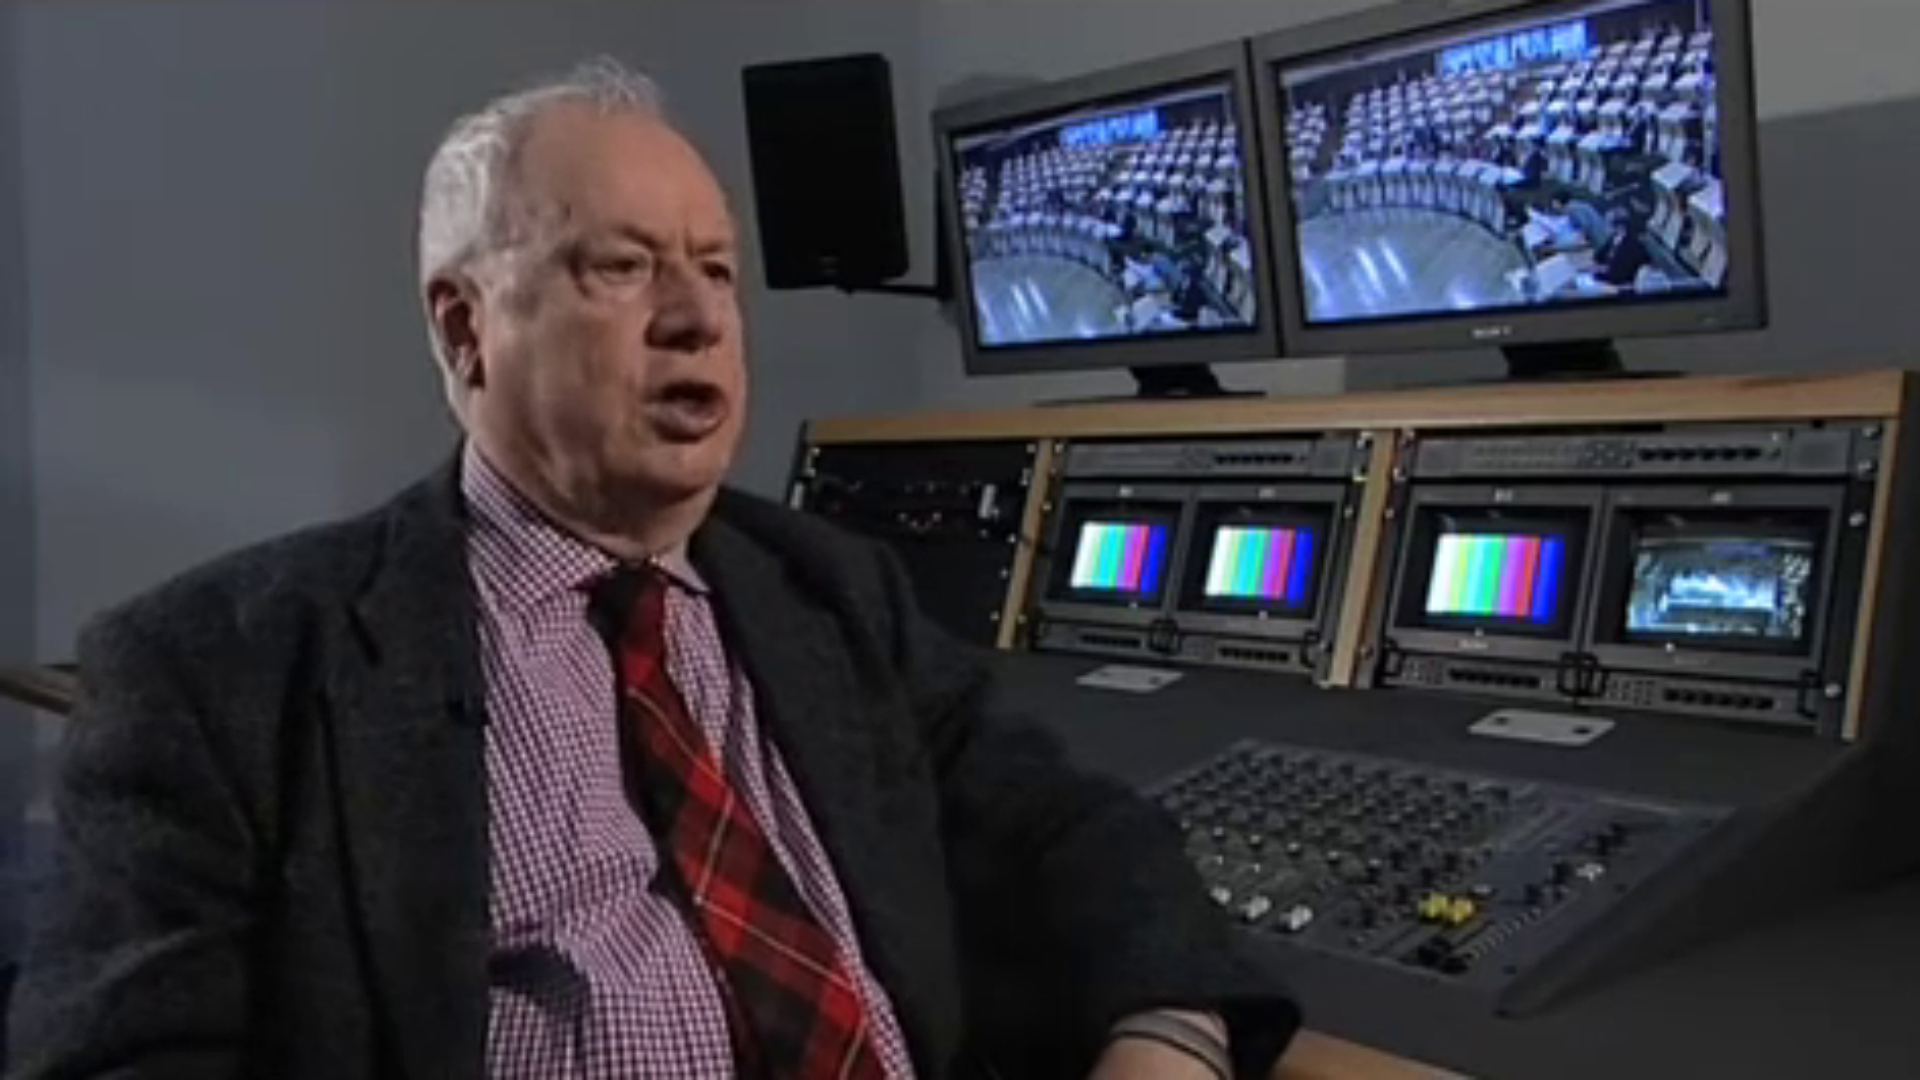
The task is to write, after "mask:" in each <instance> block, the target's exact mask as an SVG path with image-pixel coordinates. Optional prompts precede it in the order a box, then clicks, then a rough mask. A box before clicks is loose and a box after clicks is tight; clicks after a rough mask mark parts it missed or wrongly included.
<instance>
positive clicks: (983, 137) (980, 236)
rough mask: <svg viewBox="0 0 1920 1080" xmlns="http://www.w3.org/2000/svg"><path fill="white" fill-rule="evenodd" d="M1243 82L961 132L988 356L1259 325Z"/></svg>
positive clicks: (962, 182) (976, 309) (956, 163)
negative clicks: (1240, 116)
mask: <svg viewBox="0 0 1920 1080" xmlns="http://www.w3.org/2000/svg"><path fill="white" fill-rule="evenodd" d="M1234 105H1235V103H1234V87H1233V83H1232V81H1231V79H1230V78H1228V77H1225V76H1222V77H1220V78H1218V79H1214V80H1208V81H1203V82H1200V83H1195V84H1186V85H1183V86H1180V87H1178V88H1164V87H1163V88H1160V89H1159V90H1156V91H1153V92H1144V93H1140V94H1136V95H1133V96H1130V97H1126V98H1123V99H1118V100H1107V101H1103V102H1100V103H1098V104H1088V105H1085V106H1083V107H1080V108H1076V109H1073V110H1070V111H1067V112H1063V113H1055V114H1053V115H1048V116H1044V117H1029V118H1026V119H1024V120H1023V121H1021V122H1019V123H1017V124H1005V125H998V126H995V127H993V128H991V129H974V130H969V131H963V132H959V133H956V134H955V135H954V136H953V137H952V142H951V148H952V157H953V161H952V167H953V169H954V175H955V176H956V177H957V181H958V182H957V194H958V199H959V208H958V214H959V217H960V221H961V226H962V228H961V237H962V242H963V243H964V244H965V245H966V266H967V273H968V278H969V285H970V288H971V292H972V295H973V312H972V314H973V317H974V320H975V337H976V338H977V340H978V342H979V346H980V348H982V349H989V350H990V349H994V348H1013V347H1031V346H1036V345H1047V344H1059V343H1069V342H1086V341H1089V340H1100V339H1115V338H1141V337H1149V336H1156V337H1159V336H1167V335H1211V334H1220V333H1231V332H1246V331H1250V330H1252V329H1253V328H1254V327H1255V326H1256V325H1257V324H1258V321H1259V310H1258V307H1259V302H1260V299H1259V298H1260V284H1259V283H1258V282H1256V281H1255V280H1254V277H1255V265H1256V264H1255V260H1254V253H1253V248H1252V245H1251V241H1250V239H1249V236H1248V224H1247V215H1248V209H1247V194H1246V192H1247V169H1246V166H1245V158H1244V156H1243V144H1242V141H1241V133H1240V132H1239V130H1238V124H1237V122H1236V120H1235V116H1236V110H1235V107H1234Z"/></svg>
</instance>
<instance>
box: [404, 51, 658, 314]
mask: <svg viewBox="0 0 1920 1080" xmlns="http://www.w3.org/2000/svg"><path fill="white" fill-rule="evenodd" d="M568 102H576V103H582V104H587V105H592V106H594V107H596V108H598V109H600V110H601V111H603V112H607V113H620V112H636V113H641V114H645V115H649V116H661V115H662V114H663V107H662V103H661V95H660V89H659V87H658V86H657V85H655V83H654V81H653V80H652V79H650V78H648V77H647V76H645V75H643V74H640V73H639V72H637V71H633V70H631V69H629V68H628V67H626V66H625V65H623V64H621V63H620V62H619V61H618V60H614V59H612V58H611V57H598V58H596V59H593V60H589V61H587V62H585V63H583V64H581V65H579V66H578V67H576V68H574V69H573V70H572V71H570V72H568V73H567V74H565V75H562V76H559V77H557V78H550V79H544V80H541V81H539V82H535V83H533V84H531V85H529V86H527V87H525V88H524V89H521V90H516V91H514V92H513V93H510V94H506V95H504V96H502V97H498V98H495V99H494V100H493V101H490V102H488V103H487V104H486V105H485V106H483V107H482V108H481V109H480V110H479V111H478V112H475V113H472V114H470V115H468V116H463V117H461V118H460V119H459V120H457V121H455V122H454V124H453V126H452V127H451V128H450V129H448V131H447V134H446V137H445V138H443V139H441V140H440V145H439V147H438V148H437V149H435V150H434V152H433V159H432V160H431V161H430V162H428V164H427V175H426V183H425V185H424V189H423V191H422V192H421V197H420V240H419V256H420V284H421V285H422V286H425V285H426V284H427V282H429V281H431V280H432V279H433V278H434V277H435V276H436V275H439V274H443V273H446V272H448V271H451V270H458V269H461V268H463V267H465V266H467V265H469V264H470V263H471V262H472V261H473V260H475V259H476V258H479V257H482V256H485V255H488V254H491V253H493V252H496V251H498V250H500V249H501V248H502V247H503V246H504V245H505V244H507V243H508V242H509V241H510V239H511V232H510V230H511V227H512V225H513V222H512V220H511V215H510V214H509V213H508V207H509V202H508V200H507V199H506V198H504V197H503V196H504V195H505V194H507V189H508V188H509V186H510V185H511V184H512V182H513V164H514V159H515V157H516V155H517V154H518V152H519V150H520V147H521V145H522V144H523V143H524V142H525V141H526V138H527V135H528V133H529V131H530V130H531V129H532V126H533V124H532V122H533V121H534V120H535V119H536V118H538V117H539V115H540V114H541V113H542V112H544V111H545V110H547V109H548V108H551V107H552V106H554V105H559V104H563V103H568Z"/></svg>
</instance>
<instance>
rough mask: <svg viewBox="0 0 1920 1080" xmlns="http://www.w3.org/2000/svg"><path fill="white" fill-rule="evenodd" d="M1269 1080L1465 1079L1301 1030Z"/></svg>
mask: <svg viewBox="0 0 1920 1080" xmlns="http://www.w3.org/2000/svg"><path fill="white" fill-rule="evenodd" d="M1269 1080H1466V1078H1465V1077H1463V1076H1461V1074H1459V1073H1455V1072H1448V1071H1447V1070H1445V1069H1439V1068H1435V1067H1434V1066H1431V1065H1423V1064H1421V1063H1420V1062H1417V1061H1409V1060H1407V1059H1406V1058H1400V1057H1395V1056H1393V1055H1392V1054H1387V1053H1382V1052H1381V1051H1379V1050H1374V1049H1370V1048H1368V1047H1365V1046H1361V1045H1359V1044H1358V1043H1350V1042H1347V1041H1346V1040H1345V1039H1336V1038H1334V1037H1333V1036H1331V1035H1322V1034H1320V1033H1319V1032H1317V1031H1302V1032H1301V1033H1300V1034H1298V1035H1296V1036H1295V1037H1294V1040H1293V1045H1292V1046H1291V1047H1289V1048H1288V1049H1287V1056H1286V1057H1285V1059H1283V1060H1282V1061H1281V1062H1280V1064H1279V1065H1277V1066H1275V1068H1274V1070H1273V1073H1272V1075H1271V1077H1270V1078H1269Z"/></svg>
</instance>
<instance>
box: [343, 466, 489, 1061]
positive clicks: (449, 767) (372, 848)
mask: <svg viewBox="0 0 1920 1080" xmlns="http://www.w3.org/2000/svg"><path fill="white" fill-rule="evenodd" d="M458 462H459V459H458V457H457V456H456V457H455V459H454V460H453V461H452V462H451V463H450V464H449V465H448V466H447V467H445V468H443V469H442V470H441V471H440V472H439V473H438V474H437V475H436V476H434V477H433V478H432V479H430V480H429V481H427V482H425V483H423V484H421V485H419V486H417V487H416V488H414V489H413V490H411V491H409V492H407V493H406V494H404V495H403V496H401V497H400V499H399V500H397V501H396V502H395V503H394V505H393V506H392V507H391V508H390V509H389V512H388V527H387V531H386V538H385V543H384V545H383V548H382V551H381V555H380V558H379V560H378V561H377V563H376V564H375V565H374V567H373V568H372V571H371V573H370V575H369V577H368V580H367V582H366V585H365V588H364V589H363V590H362V591H361V593H360V594H359V596H358V599H357V601H356V602H355V604H354V606H353V610H352V612H351V615H350V617H351V619H352V624H353V630H354V641H353V642H352V647H350V648H347V649H343V650H338V651H337V652H336V653H335V655H336V660H335V662H334V664H333V667H332V670H331V671H330V672H329V677H328V697H329V705H330V709H329V712H330V716H331V724H330V726H329V728H328V751H329V753H330V755H331V762H330V764H331V766H332V769H333V776H334V778H335V782H336V784H337V792H338V802H337V807H338V810H337V812H338V814H339V819H340V820H339V825H340V829H339V833H340V837H341V844H342V846H343V848H345V856H346V863H347V874H348V878H349V880H348V881H347V883H346V885H347V887H348V889H349V890H350V891H351V899H352V900H353V901H356V902H357V909H358V911H357V913H358V915H359V916H360V928H361V931H362V936H361V937H360V939H359V940H357V941H356V942H355V944H356V945H357V946H358V947H360V948H362V949H363V950H364V953H365V955H364V960H365V963H366V965H367V967H368V968H369V970H370V971H371V972H372V976H373V987H372V990H373V993H374V995H375V1000H374V1002H373V1005H374V1008H375V1009H376V1010H377V1012H378V1013H379V1015H380V1016H381V1017H383V1023H384V1025H385V1026H384V1027H383V1030H382V1031H381V1033H380V1034H381V1041H382V1047H383V1054H384V1056H386V1057H388V1058H391V1059H397V1061H392V1062H390V1064H391V1065H395V1066H397V1067H398V1069H399V1071H400V1072H401V1073H402V1074H404V1075H406V1076H410V1077H416V1078H419V1077H429V1076H481V1075H484V1073H485V1064H484V1056H485V1032H486V1015H487V1012H486V1010H487V975H486V963H487V949H488V940H489V929H488V923H487V888H488V875H487V807H486V785H485V757H484V740H483V737H482V726H483V724H484V703H485V697H484V693H483V685H482V682H481V679H480V676H479V649H478V641H477V633H476V630H475V619H476V605H475V600H474V597H473V592H472V585H471V581H470V578H469V576H468V573H467V562H466V557H465V531H464V525H463V503H462V500H461V498H460V492H459V463H458Z"/></svg>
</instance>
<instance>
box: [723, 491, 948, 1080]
mask: <svg viewBox="0 0 1920 1080" xmlns="http://www.w3.org/2000/svg"><path fill="white" fill-rule="evenodd" d="M721 506H722V507H724V506H725V497H724V496H723V500H722V503H721ZM690 554H691V557H692V559H693V561H694V562H695V564H696V566H697V567H698V569H699V571H700V573H701V575H702V576H703V577H705V578H706V579H707V581H708V582H709V583H710V584H711V585H712V586H713V595H714V598H715V608H716V614H717V616H718V618H719V622H720V626H721V630H722V634H723V636H724V637H725V639H726V641H727V644H728V647H729V649H730V651H732V652H733V653H734V656H735V659H736V660H737V661H738V662H739V663H740V664H741V665H742V666H743V668H744V669H745V671H746V672H747V675H748V677H749V679H750V680H751V682H752V683H753V687H754V709H755V714H756V718H757V719H758V720H759V723H760V726H761V728H762V730H763V731H765V732H766V733H767V735H768V737H769V738H770V739H772V741H773V743H774V745H775V746H776V747H778V749H779V751H780V753H781V757H782V759H783V761H784V762H785V764H786V767H787V771H788V773H789V774H791V775H792V777H793V781H794V784H795V786H796V787H797V788H798V789H799V794H800V796H801V803H802V805H804V806H805V807H806V809H807V814H808V817H809V818H810V819H811V821H812V823H813V826H814V830H815V832H816V833H817V834H818V835H819V837H820V841H821V844H822V846H823V847H824V848H825V849H826V852H827V855H828V857H829V861H830V862H831V864H832V865H833V868H834V872H835V874H836V876H837V877H838V879H839V883H840V886H841V890H842V892H843V893H844V894H845V895H846V898H847V903H848V907H849V909H850V911H851V913H852V915H853V919H854V924H855V926H856V927H857V929H858V931H859V936H860V940H861V946H862V950H863V952H864V954H865V959H866V962H867V966H868V967H869V968H870V969H871V970H872V971H873V973H874V975H875V977H876V978H878V979H879V981H880V983H881V985H883V986H884V987H886V989H887V993H888V996H889V997H890V998H891V1000H892V1002H893V1005H894V1011H895V1014H896V1015H897V1017H898V1018H899V1020H900V1024H901V1027H902V1029H903V1033H904V1034H905V1036H906V1038H907V1044H908V1048H909V1050H910V1052H911V1053H912V1055H913V1059H914V1061H915V1063H916V1066H917V1067H918V1069H919V1070H920V1071H921V1073H922V1074H923V1075H927V1076H937V1075H941V1074H942V1070H941V1065H942V1064H943V1063H944V1062H946V1061H947V1060H948V1059H949V1057H950V1056H951V1054H952V1052H953V1049H954V1046H955V1044H956V1043H957V1041H958V1037H959V1032H958V1030H957V1027H956V1026H955V1023H954V1021H953V1018H954V1017H955V1016H956V1015H957V1010H958V1006H957V1004H956V1003H955V1002H954V1001H953V1000H952V999H951V993H950V991H951V988H952V987H953V986H954V985H956V979H957V977H956V975H955V972H954V968H953V958H952V954H951V952H950V951H948V949H947V942H946V939H945V937H944V933H945V929H946V928H948V927H950V925H951V922H950V920H949V919H948V918H947V917H946V906H947V904H948V898H947V894H946V890H945V883H944V878H943V876H942V870H941V867H942V866H943V864H942V862H941V860H940V856H939V853H938V851H937V850H936V849H934V848H933V847H931V846H930V845H929V844H928V843H927V837H926V836H925V835H923V834H920V833H917V832H915V831H914V830H913V829H911V828H910V827H903V823H902V822H901V821H900V820H898V818H899V817H900V813H899V812H898V811H899V806H898V804H897V803H896V802H895V799H896V798H899V797H900V796H901V795H902V794H903V793H901V792H899V791H891V790H888V786H887V780H888V779H889V778H887V777H885V776H884V775H883V772H884V767H881V766H878V765H877V758H878V757H879V756H880V747H879V742H880V740H876V739H875V738H874V737H873V735H872V733H870V732H869V731H867V729H866V728H865V726H863V721H864V720H865V719H867V712H868V710H867V709H866V706H867V705H868V704H869V703H867V702H863V701H862V699H861V695H860V692H859V685H860V684H859V681H858V679H857V677H856V675H855V672H854V671H853V669H852V666H851V663H850V661H849V659H848V654H847V652H846V649H845V648H844V646H843V645H842V644H841V643H842V642H843V641H844V639H845V638H844V635H845V630H844V628H843V627H841V626H840V625H839V624H838V622H837V621H836V619H835V617H834V615H833V614H832V613H831V612H830V611H829V610H827V609H826V608H825V607H824V606H822V605H819V604H817V603H807V602H806V595H807V594H806V589H805V588H804V587H802V586H800V585H799V584H798V583H797V582H796V581H795V580H794V579H793V578H792V577H791V576H789V574H788V573H787V568H786V567H785V565H784V564H783V563H782V562H781V560H780V559H779V558H777V557H776V556H774V555H773V554H772V553H771V552H769V551H768V549H767V548H766V547H764V546H762V545H760V544H758V543H755V542H754V541H753V540H752V539H750V538H749V537H748V536H746V535H744V534H743V533H742V532H741V531H740V530H738V529H736V528H734V527H732V526H731V525H729V524H728V522H726V521H725V520H724V519H723V518H722V517H720V516H719V515H716V517H713V518H709V520H708V522H707V524H706V525H704V526H703V527H702V528H701V530H700V532H699V533H697V534H696V535H695V536H694V540H693V544H692V547H691V551H690ZM742 598H751V599H750V600H743V599H742ZM891 779H893V781H894V783H895V785H896V787H897V786H898V784H899V782H900V781H899V778H898V777H894V778H891ZM910 835H911V836H912V839H911V841H909V839H908V837H909V836H910ZM923 869H926V871H927V872H921V871H922V870H923ZM930 927H934V928H938V929H933V930H930V929H929V928H930Z"/></svg>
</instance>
